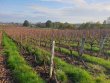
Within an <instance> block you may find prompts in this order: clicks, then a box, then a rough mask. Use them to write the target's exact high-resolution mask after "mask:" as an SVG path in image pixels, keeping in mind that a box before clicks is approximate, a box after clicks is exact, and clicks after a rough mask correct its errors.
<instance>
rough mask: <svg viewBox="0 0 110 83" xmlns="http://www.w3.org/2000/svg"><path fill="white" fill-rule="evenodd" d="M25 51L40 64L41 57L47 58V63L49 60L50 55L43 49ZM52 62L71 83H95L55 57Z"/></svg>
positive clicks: (30, 48) (85, 73)
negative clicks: (31, 54)
mask: <svg viewBox="0 0 110 83" xmlns="http://www.w3.org/2000/svg"><path fill="white" fill-rule="evenodd" d="M27 49H28V51H30V52H32V53H34V54H35V55H36V57H37V60H39V61H41V62H42V60H41V57H42V58H43V57H44V55H46V56H47V58H46V59H48V61H49V60H50V56H51V54H50V53H49V52H47V51H45V50H43V49H40V48H38V47H36V49H35V50H34V49H33V48H32V47H31V46H27ZM54 61H55V64H56V67H57V69H60V70H61V71H63V72H65V73H66V75H67V76H68V78H69V79H70V80H71V81H72V83H95V81H94V79H93V78H92V76H91V75H90V74H89V73H88V72H87V71H85V70H83V69H81V68H78V67H75V66H73V65H70V64H68V63H66V62H65V61H63V60H61V59H60V58H58V57H55V59H54Z"/></svg>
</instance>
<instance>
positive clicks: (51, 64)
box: [50, 41, 55, 78]
mask: <svg viewBox="0 0 110 83" xmlns="http://www.w3.org/2000/svg"><path fill="white" fill-rule="evenodd" d="M54 50H55V41H53V42H52V56H51V63H50V78H52V76H53V75H52V74H53V70H54V61H53V60H54Z"/></svg>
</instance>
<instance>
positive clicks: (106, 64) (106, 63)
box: [55, 47, 110, 69]
mask: <svg viewBox="0 0 110 83" xmlns="http://www.w3.org/2000/svg"><path fill="white" fill-rule="evenodd" d="M55 50H56V51H60V52H62V53H64V54H66V55H70V54H71V53H70V51H69V50H68V49H66V48H60V50H59V48H58V47H56V48H55ZM72 54H73V55H74V56H75V57H78V52H77V51H72ZM82 58H83V59H84V60H85V61H87V62H92V63H96V64H99V65H102V66H104V67H105V68H107V69H110V62H109V61H106V60H104V59H102V58H98V57H94V56H90V55H88V54H83V56H82Z"/></svg>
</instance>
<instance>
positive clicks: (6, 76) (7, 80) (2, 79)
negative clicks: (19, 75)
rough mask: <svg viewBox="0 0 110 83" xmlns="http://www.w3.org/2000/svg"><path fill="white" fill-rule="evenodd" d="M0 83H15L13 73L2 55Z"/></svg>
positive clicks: (0, 55) (0, 56)
mask: <svg viewBox="0 0 110 83" xmlns="http://www.w3.org/2000/svg"><path fill="white" fill-rule="evenodd" d="M1 50H2V49H1V48H0V51H1ZM0 83H14V82H13V79H12V75H11V72H10V70H9V69H8V68H7V65H6V57H5V55H2V54H0Z"/></svg>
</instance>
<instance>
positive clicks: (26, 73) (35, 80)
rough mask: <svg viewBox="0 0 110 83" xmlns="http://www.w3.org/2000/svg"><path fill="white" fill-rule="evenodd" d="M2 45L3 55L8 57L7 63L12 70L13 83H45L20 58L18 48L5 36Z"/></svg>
mask: <svg viewBox="0 0 110 83" xmlns="http://www.w3.org/2000/svg"><path fill="white" fill-rule="evenodd" d="M2 44H3V46H4V53H5V55H6V56H7V57H8V59H7V63H8V66H9V68H10V69H11V70H12V74H13V78H14V81H15V82H17V83H45V81H44V80H43V79H42V78H40V77H39V75H38V74H37V73H36V72H35V71H33V69H32V68H31V67H30V66H29V65H28V64H27V63H26V61H25V60H24V58H23V57H22V56H20V54H19V52H18V48H17V47H16V45H15V44H14V43H13V41H12V40H11V39H9V38H8V37H7V35H6V34H4V35H3V40H2Z"/></svg>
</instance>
